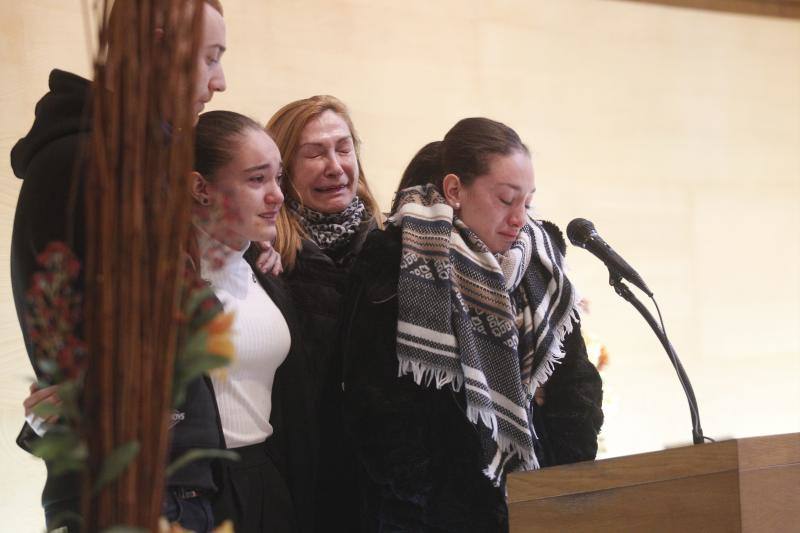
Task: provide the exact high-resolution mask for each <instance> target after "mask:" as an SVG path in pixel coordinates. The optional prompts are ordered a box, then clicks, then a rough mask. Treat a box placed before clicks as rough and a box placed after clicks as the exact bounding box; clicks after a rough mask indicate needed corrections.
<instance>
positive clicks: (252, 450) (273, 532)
mask: <svg viewBox="0 0 800 533" xmlns="http://www.w3.org/2000/svg"><path fill="white" fill-rule="evenodd" d="M272 448H273V446H272V441H271V440H270V439H267V441H265V442H262V443H259V444H252V445H250V446H244V447H242V448H231V451H233V452H236V453H238V454H239V457H240V460H239V461H236V462H233V461H225V465H224V466H223V469H224V471H223V480H222V488H221V490H220V495H219V496H220V497H219V499H218V500H217V502H216V503H215V505H214V515H215V517H216V518H217V519H218V520H224V519H230V520H233V525H234V530H235V531H236V533H261V532H269V533H292V532H294V531H296V529H297V528H296V524H295V518H294V507H293V505H292V498H291V496H290V494H289V488H288V486H287V484H286V480H285V479H284V476H283V474H281V472H280V471H279V470H278V468H277V466H276V464H275V461H274V460H273V456H272V453H273V450H272Z"/></svg>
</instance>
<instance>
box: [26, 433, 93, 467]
mask: <svg viewBox="0 0 800 533" xmlns="http://www.w3.org/2000/svg"><path fill="white" fill-rule="evenodd" d="M81 445H82V443H81V441H80V439H79V438H78V435H77V434H75V433H74V432H73V431H69V430H64V429H63V428H60V427H54V428H51V429H50V431H48V432H47V433H45V434H44V437H42V438H41V439H38V440H36V441H35V442H34V443H33V444H31V452H32V453H33V455H35V456H36V457H41V458H42V459H45V460H48V461H52V460H57V458H58V457H67V456H70V455H74V454H75V452H76V451H77V450H78V449H79V448H80V447H81Z"/></svg>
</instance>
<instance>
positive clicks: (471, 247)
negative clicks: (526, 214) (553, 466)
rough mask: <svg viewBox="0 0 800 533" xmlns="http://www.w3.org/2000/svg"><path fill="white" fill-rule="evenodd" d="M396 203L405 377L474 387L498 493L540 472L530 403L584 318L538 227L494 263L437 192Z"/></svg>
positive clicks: (419, 190) (471, 402)
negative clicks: (514, 475) (512, 480)
mask: <svg viewBox="0 0 800 533" xmlns="http://www.w3.org/2000/svg"><path fill="white" fill-rule="evenodd" d="M398 194H399V201H398V206H399V207H398V209H397V212H396V213H395V214H394V215H393V216H392V217H391V218H390V219H389V223H390V224H393V225H395V226H397V227H399V228H400V229H401V233H402V257H401V261H400V277H399V281H398V288H397V293H398V299H399V301H398V306H399V309H398V313H399V314H398V324H397V357H398V360H399V375H400V376H403V375H412V376H413V379H414V381H415V382H416V383H417V384H418V385H421V386H428V385H430V383H431V382H433V383H435V385H436V387H437V388H441V387H442V386H443V385H447V384H449V385H450V386H452V387H453V389H454V390H455V391H459V390H460V389H461V386H462V385H463V384H464V383H466V388H465V395H466V402H467V417H468V418H469V420H470V422H472V423H473V424H475V426H476V427H477V428H478V430H479V433H480V435H481V445H482V448H483V451H484V460H485V464H486V468H485V470H484V473H485V474H486V476H487V477H488V478H489V479H490V480H491V481H492V482H493V483H494V484H495V485H500V483H501V482H502V480H503V479H504V476H505V474H506V473H507V472H511V471H515V470H530V469H535V468H538V467H539V464H538V461H537V459H536V455H535V453H534V449H533V441H534V438H535V433H534V429H533V423H532V418H531V415H532V410H531V401H532V400H533V394H534V391H535V390H536V388H537V387H539V386H541V385H543V384H544V383H545V382H546V381H547V379H548V378H549V377H550V375H551V374H552V372H553V368H554V365H555V364H556V363H558V362H559V360H560V359H561V358H562V357H563V355H564V353H563V348H562V345H563V341H564V337H565V336H566V335H567V334H568V333H569V332H570V331H571V330H572V324H573V320H577V318H578V311H577V307H576V306H577V302H578V300H577V297H576V294H575V290H574V289H573V287H572V285H571V283H570V282H569V280H568V279H567V277H566V275H565V274H564V258H563V257H562V255H561V254H560V252H559V251H558V249H557V248H556V247H555V246H554V245H553V243H552V242H551V240H550V238H549V237H548V235H547V233H546V232H545V231H544V229H543V228H542V226H541V223H540V222H538V221H535V220H533V219H529V222H528V224H526V225H525V226H524V227H523V229H522V231H521V232H520V235H519V237H518V238H517V240H516V241H515V242H514V244H513V245H512V246H511V248H510V250H509V251H508V252H506V253H505V254H502V255H500V254H498V255H497V256H495V255H494V254H492V253H491V252H490V251H489V250H488V249H487V248H486V246H485V245H484V244H483V243H482V242H481V241H480V239H478V238H477V236H476V235H475V234H474V233H473V232H471V231H470V230H469V229H468V228H467V227H466V226H465V225H464V223H463V222H461V221H460V220H458V219H455V220H454V217H453V210H452V208H451V207H450V206H449V205H447V204H446V203H445V201H444V199H443V198H442V196H441V195H440V194H439V193H438V191H437V190H436V188H435V187H433V186H432V185H426V186H419V187H411V188H408V189H404V190H403V191H400V192H399V193H398ZM518 318H521V320H518V322H520V323H521V324H522V326H521V327H518V326H517V324H516V322H517V320H516V319H518ZM478 421H480V422H482V424H479V423H478Z"/></svg>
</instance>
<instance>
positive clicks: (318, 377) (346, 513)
mask: <svg viewBox="0 0 800 533" xmlns="http://www.w3.org/2000/svg"><path fill="white" fill-rule="evenodd" d="M374 227H375V222H374V221H373V220H369V221H366V222H364V223H362V224H361V226H360V227H359V229H358V232H357V233H356V234H355V235H354V236H353V237H352V238H351V240H350V242H349V243H348V244H347V245H346V246H345V247H344V248H342V249H340V250H337V252H336V253H326V252H325V251H323V250H321V249H320V248H319V247H318V246H317V245H316V244H315V243H313V242H311V241H309V240H304V241H303V246H302V249H301V250H300V252H299V253H298V255H297V262H296V264H295V267H294V268H293V269H292V270H291V271H290V272H289V273H288V274H287V275H286V281H287V282H288V284H289V287H290V289H291V293H292V297H293V298H294V302H295V304H296V306H297V314H298V318H299V331H300V334H301V335H302V339H303V343H304V345H305V349H306V351H307V352H308V354H309V362H310V364H309V370H310V374H309V379H310V382H311V385H312V397H313V402H314V410H315V415H314V423H315V424H316V426H317V428H318V432H319V454H318V457H317V460H316V463H317V464H316V468H317V482H316V488H315V494H316V495H315V509H316V515H317V530H318V531H326V532H327V531H353V530H354V528H356V527H357V523H358V498H357V497H356V493H357V486H356V467H355V457H354V455H353V452H352V445H351V444H350V443H349V442H347V440H346V438H345V435H344V432H343V431H342V366H341V354H340V353H339V352H338V351H337V350H336V349H335V348H336V339H337V338H338V330H339V326H338V325H339V322H340V320H341V316H340V315H341V300H342V294H343V292H344V288H345V285H346V281H347V277H348V275H349V272H350V268H351V267H352V265H353V263H354V262H355V259H356V257H357V256H358V253H359V252H360V251H361V246H362V244H363V242H364V239H365V238H366V235H367V234H368V233H369V231H370V230H371V229H373V228H374Z"/></svg>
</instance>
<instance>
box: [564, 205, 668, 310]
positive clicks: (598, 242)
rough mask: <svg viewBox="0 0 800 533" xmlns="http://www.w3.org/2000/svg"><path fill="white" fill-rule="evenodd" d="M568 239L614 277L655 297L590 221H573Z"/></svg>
mask: <svg viewBox="0 0 800 533" xmlns="http://www.w3.org/2000/svg"><path fill="white" fill-rule="evenodd" d="M567 237H569V242H571V243H572V244H574V245H575V246H580V247H581V248H585V249H586V250H588V251H589V252H591V253H592V254H593V255H594V256H596V257H597V258H598V259H600V260H601V261H602V262H603V263H605V265H606V266H607V267H608V270H609V272H611V275H612V276H613V275H617V276H619V277H621V278H623V279H626V280H628V281H630V282H631V283H633V284H634V285H636V286H637V287H639V288H640V289H642V290H643V291H644V293H645V294H647V296H649V297H650V298H652V297H653V293H652V291H651V290H650V289H649V288H647V284H646V283H645V282H644V280H643V279H642V278H641V276H639V274H637V273H636V271H635V270H634V269H633V268H632V267H631V266H630V265H629V264H628V263H627V262H626V261H625V260H624V259H623V258H622V257H620V256H619V254H618V253H617V252H615V251H614V250H613V249H612V248H611V246H609V245H608V243H606V241H604V240H603V238H602V237H601V236H600V235H599V234H598V233H597V230H596V229H595V228H594V224H592V223H591V222H590V221H589V220H586V219H585V218H576V219H574V220H572V222H570V223H569V224H568V225H567Z"/></svg>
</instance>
